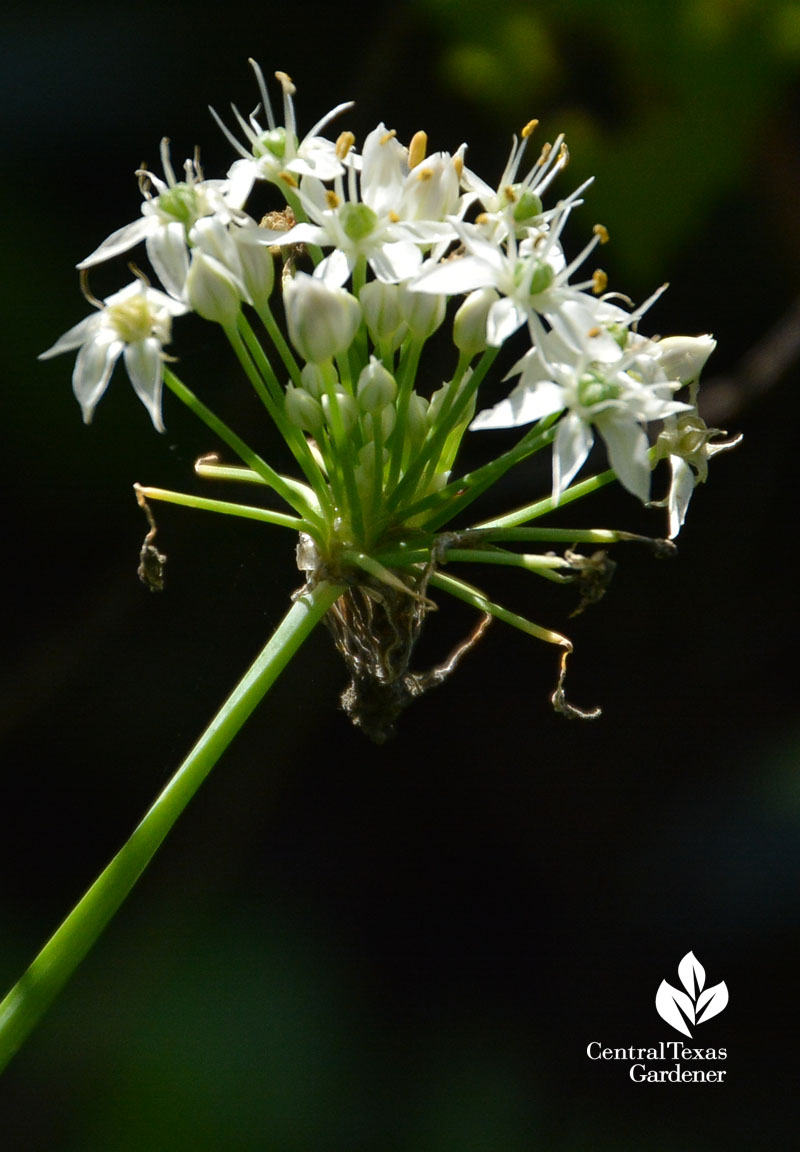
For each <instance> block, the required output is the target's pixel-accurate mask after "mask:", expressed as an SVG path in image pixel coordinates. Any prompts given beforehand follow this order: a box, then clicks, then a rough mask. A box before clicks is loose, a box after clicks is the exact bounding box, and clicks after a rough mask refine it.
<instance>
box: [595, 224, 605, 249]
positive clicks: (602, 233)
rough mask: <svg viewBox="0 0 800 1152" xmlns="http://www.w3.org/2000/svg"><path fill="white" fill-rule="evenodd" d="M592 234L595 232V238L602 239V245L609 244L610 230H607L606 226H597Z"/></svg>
mask: <svg viewBox="0 0 800 1152" xmlns="http://www.w3.org/2000/svg"><path fill="white" fill-rule="evenodd" d="M592 232H594V234H595V236H598V237H599V238H600V243H601V244H607V243H608V229H607V228H606V226H605V224H595V226H594V228H593V229H592Z"/></svg>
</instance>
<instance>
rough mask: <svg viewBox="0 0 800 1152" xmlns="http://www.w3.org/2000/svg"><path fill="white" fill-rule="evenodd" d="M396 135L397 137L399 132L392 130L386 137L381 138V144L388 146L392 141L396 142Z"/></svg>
mask: <svg viewBox="0 0 800 1152" xmlns="http://www.w3.org/2000/svg"><path fill="white" fill-rule="evenodd" d="M396 135H397V132H396V131H395V129H394V128H390V129H389V131H388V132H387V133H386V135H385V136H381V140H380V142H381V144H388V143H389V141H390V140H394V138H395V136H396Z"/></svg>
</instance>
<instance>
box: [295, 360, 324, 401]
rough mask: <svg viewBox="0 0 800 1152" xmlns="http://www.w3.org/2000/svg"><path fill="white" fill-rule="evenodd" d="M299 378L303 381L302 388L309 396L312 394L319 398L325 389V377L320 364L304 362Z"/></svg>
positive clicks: (316, 398)
mask: <svg viewBox="0 0 800 1152" xmlns="http://www.w3.org/2000/svg"><path fill="white" fill-rule="evenodd" d="M300 379H301V380H302V382H303V388H304V389H305V390H306V392H308V394H309V396H313V397H314V399H315V400H319V398H320V396H322V394H323V392H324V391H325V378H324V376H323V374H322V369H321V368H320V366H319V365H318V364H305V365H304V366H303V370H302V372H301V373H300Z"/></svg>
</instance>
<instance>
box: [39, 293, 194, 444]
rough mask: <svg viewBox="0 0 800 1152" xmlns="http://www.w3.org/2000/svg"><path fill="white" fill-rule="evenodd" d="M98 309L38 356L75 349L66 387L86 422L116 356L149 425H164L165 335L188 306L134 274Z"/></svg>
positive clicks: (95, 404) (159, 427) (166, 337)
mask: <svg viewBox="0 0 800 1152" xmlns="http://www.w3.org/2000/svg"><path fill="white" fill-rule="evenodd" d="M98 308H99V311H98V312H95V313H94V315H92V316H87V317H86V319H84V320H81V321H80V323H79V324H76V325H75V327H74V328H70V330H69V331H68V332H65V333H64V335H63V336H62V337H61V338H60V339H59V340H57V341H56V342H55V344H54V345H53V346H52V348H48V349H47V351H46V352H42V353H41V355H40V356H39V359H40V360H47V359H49V358H50V357H51V356H58V355H60V353H62V352H73V351H74V350H75V349H76V348H77V349H78V357H77V359H76V361H75V370H74V372H73V374H72V387H73V391H74V392H75V396H76V397H77V399H78V402H79V403H80V406H81V410H82V411H83V419H84V422H85V423H86V424H89V423H90V422H91V419H92V416H93V415H94V410H95V407H96V406H97V402H98V400H99V399H100V397H101V396H102V395H103V393H104V392H105V390H106V388H107V387H108V382H109V380H110V379H111V373H112V372H113V370H114V365H115V364H116V362H117V360H118V359H119V358H120V356H122V358H123V362H124V364H125V369H126V371H127V373H128V378H129V380H130V382H131V384H132V385H133V389H134V391H135V392H136V395H137V396H138V397H139V399H140V400H141V402H142V403H143V404H144V406H145V408H146V409H147V411H148V412H149V413H150V419H151V420H152V421H153V425H154V427H155V428H156V429H157V430H158V431H159V432H163V431H164V423H163V420H162V418H161V388H162V381H163V371H164V352H163V348H164V345H165V344H168V343H169V341H170V336H171V330H172V318H173V316H180V315H181V314H182V313H184V312H186V311H188V309H187V308H186V306H185V305H184V304H181V303H180V302H179V301H177V300H174V299H173V298H172V297H170V296H167V295H165V294H164V293H163V292H159V291H158V289H156V288H150V287H149V286H147V285H146V284H145V283H144V282H143V281H142V280H136V281H135V282H134V283H133V284H129V285H128V286H127V288H123V289H122V290H121V291H120V292H115V293H114V294H113V296H108V297H107V298H106V299H105V300H104V301H103V304H102V305H100V304H99V303H98Z"/></svg>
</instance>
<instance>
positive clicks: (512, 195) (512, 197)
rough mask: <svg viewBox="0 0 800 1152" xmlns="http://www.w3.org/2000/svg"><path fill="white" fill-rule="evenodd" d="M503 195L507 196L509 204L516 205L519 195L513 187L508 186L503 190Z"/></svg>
mask: <svg viewBox="0 0 800 1152" xmlns="http://www.w3.org/2000/svg"><path fill="white" fill-rule="evenodd" d="M503 195H504V196H505V198H506V200H508V202H509V204H516V202H517V194H516V192H515V191H514V188H513V185H511V184H506V186H505V188H504V189H503Z"/></svg>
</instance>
